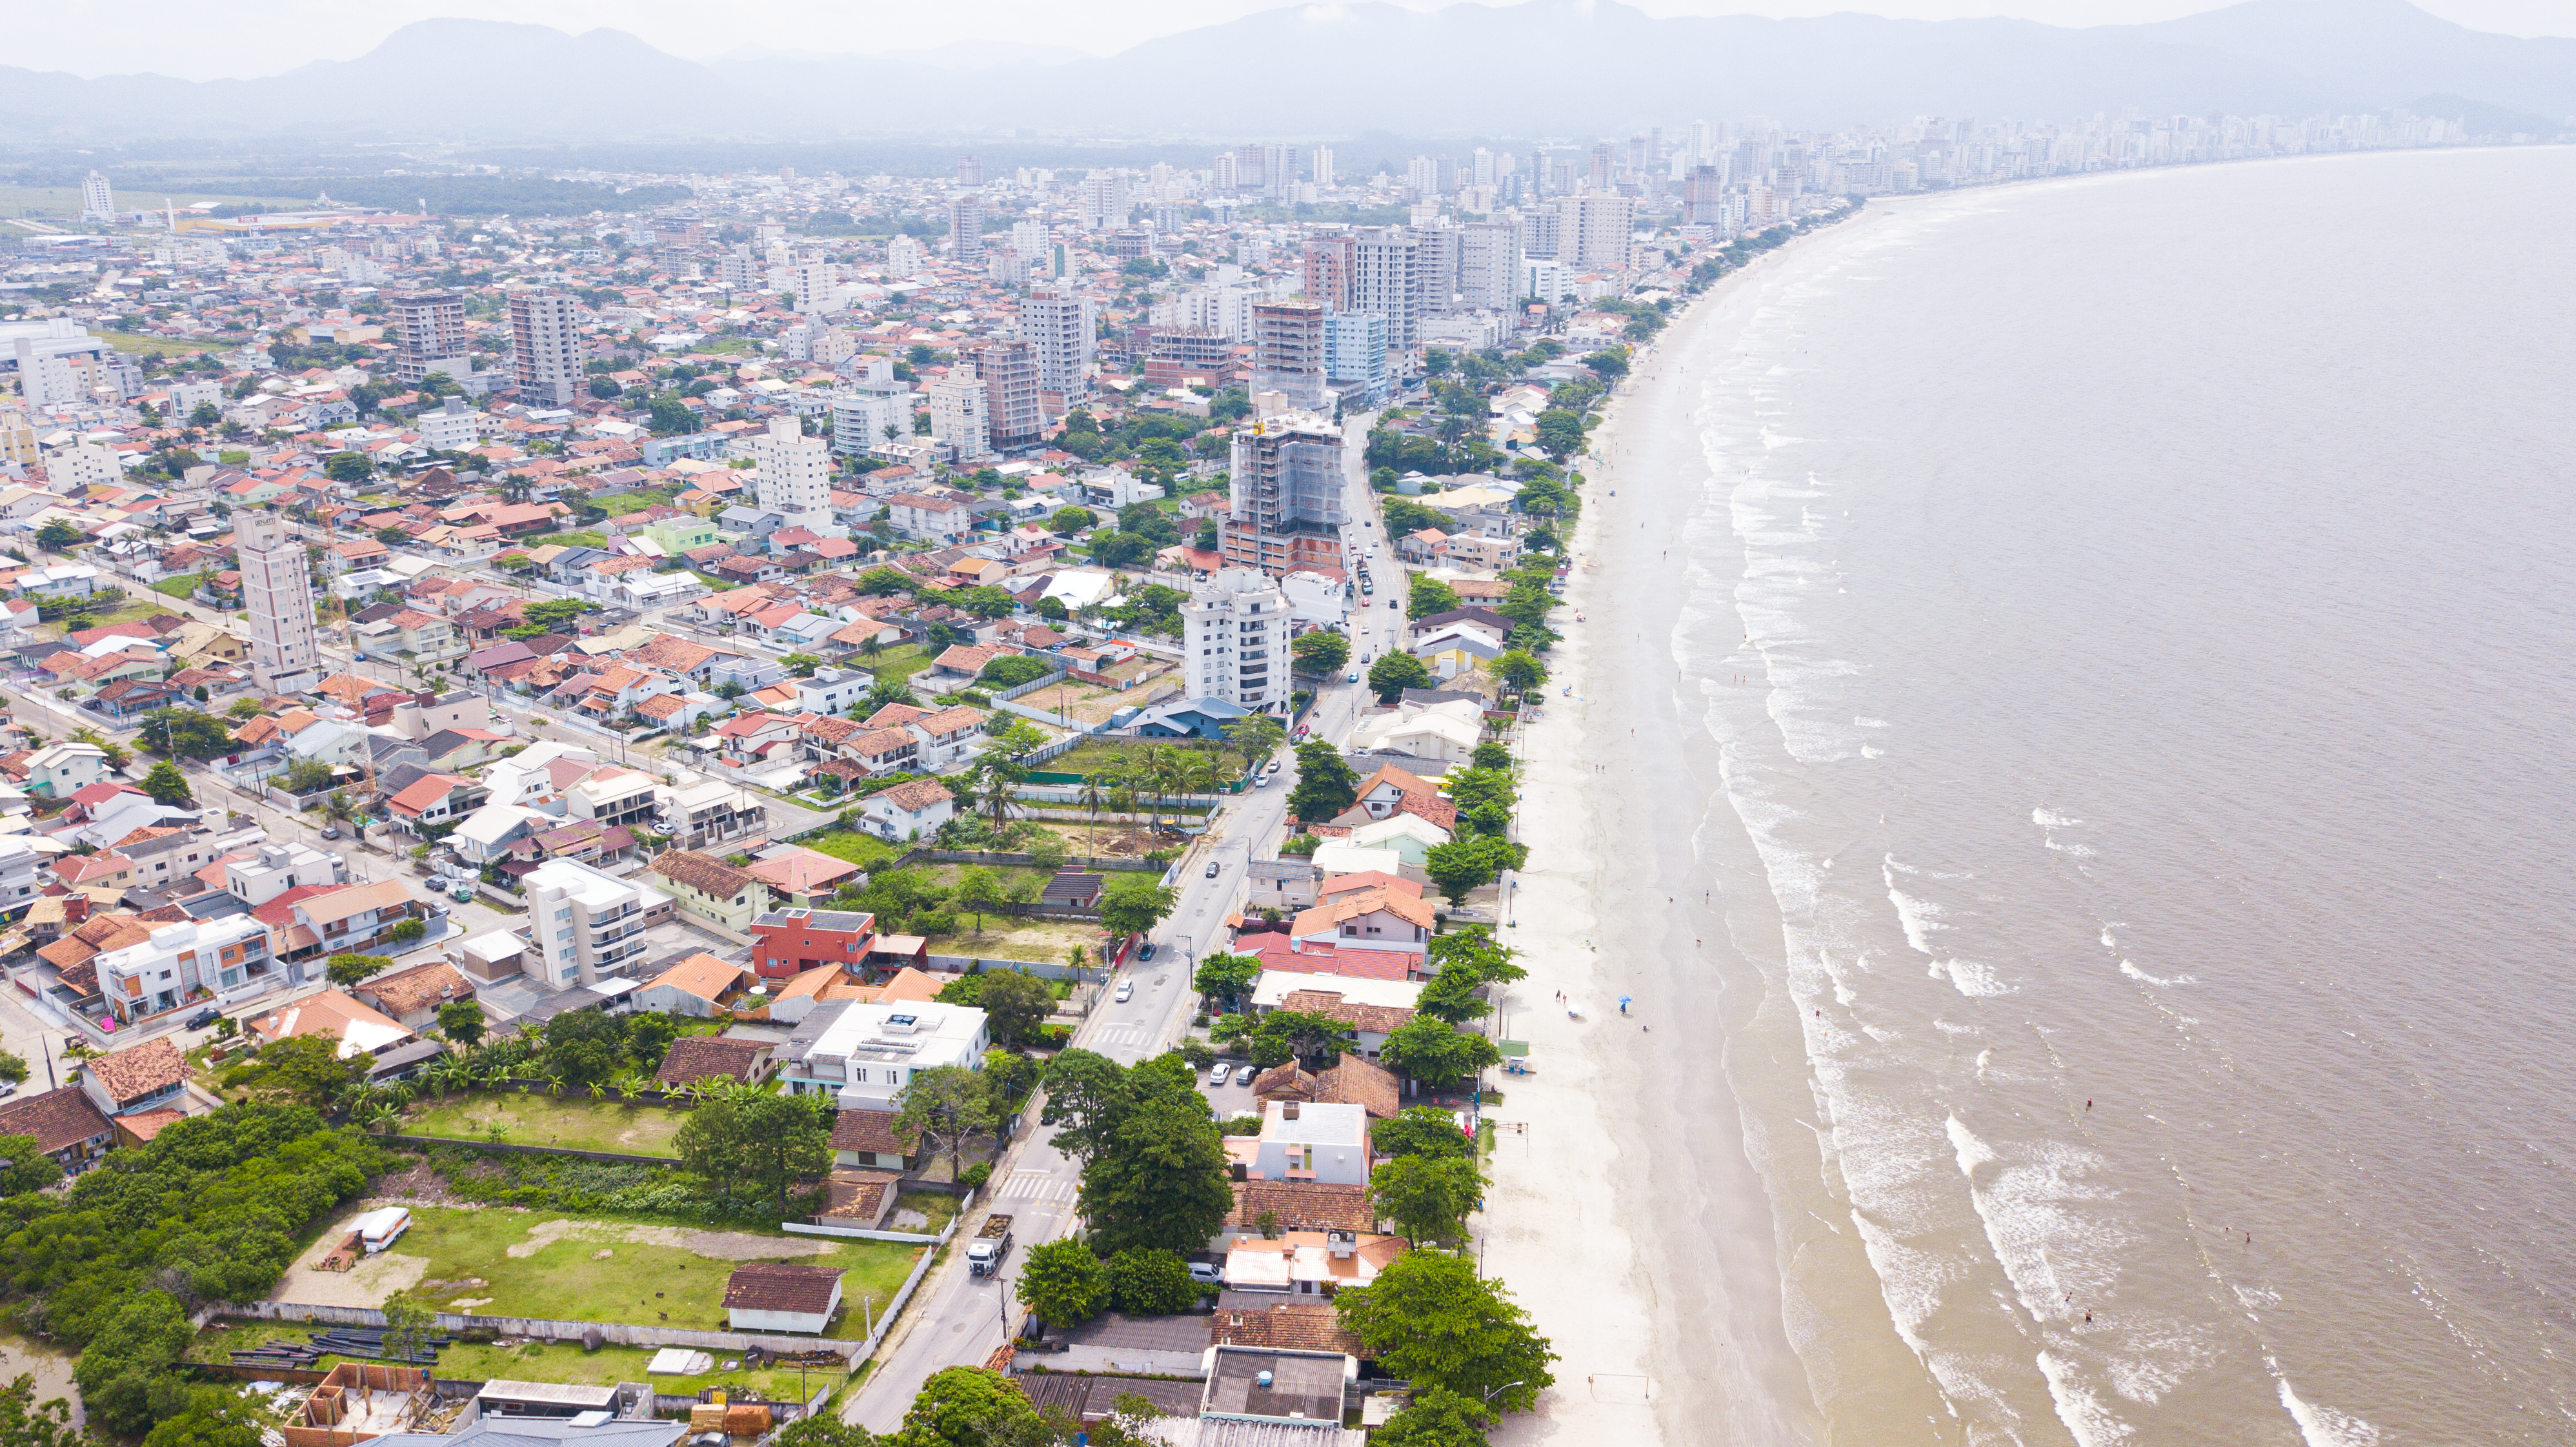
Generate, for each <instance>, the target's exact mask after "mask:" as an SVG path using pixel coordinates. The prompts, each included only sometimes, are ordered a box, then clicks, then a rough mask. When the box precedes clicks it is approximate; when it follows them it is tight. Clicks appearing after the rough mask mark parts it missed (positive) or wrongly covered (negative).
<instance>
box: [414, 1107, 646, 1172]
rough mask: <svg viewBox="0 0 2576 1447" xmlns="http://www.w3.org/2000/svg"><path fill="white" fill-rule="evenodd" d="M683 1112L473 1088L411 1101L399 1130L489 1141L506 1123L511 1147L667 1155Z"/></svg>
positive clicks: (448, 1137) (635, 1154) (447, 1137)
mask: <svg viewBox="0 0 2576 1447" xmlns="http://www.w3.org/2000/svg"><path fill="white" fill-rule="evenodd" d="M687 1119H688V1114H687V1113H686V1112H685V1111H676V1110H666V1109H664V1108H662V1107H660V1106H654V1105H633V1104H628V1103H625V1102H621V1101H613V1100H589V1099H585V1098H582V1097H579V1096H568V1097H564V1098H561V1099H558V1098H556V1097H554V1096H548V1095H519V1094H515V1093H497V1094H494V1093H474V1094H465V1095H449V1096H441V1097H436V1098H434V1099H430V1100H426V1101H420V1102H415V1103H414V1104H413V1105H412V1106H411V1108H410V1109H409V1110H407V1111H406V1112H404V1116H403V1133H404V1134H406V1135H420V1136H439V1137H442V1138H444V1139H447V1140H474V1141H479V1140H488V1139H490V1138H491V1127H492V1126H493V1125H495V1124H499V1125H501V1126H503V1127H505V1128H506V1133H505V1134H504V1135H503V1136H502V1137H501V1139H502V1141H503V1142H505V1143H507V1144H509V1145H514V1146H563V1147H566V1148H568V1149H571V1150H579V1151H614V1152H617V1153H619V1154H621V1155H630V1156H669V1157H671V1158H672V1159H674V1160H676V1159H678V1158H679V1154H680V1153H679V1151H678V1150H677V1149H676V1148H675V1147H674V1146H673V1145H672V1144H671V1139H672V1137H674V1136H676V1135H678V1134H679V1133H680V1123H681V1122H682V1121H684V1120H687Z"/></svg>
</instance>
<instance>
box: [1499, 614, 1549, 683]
mask: <svg viewBox="0 0 2576 1447" xmlns="http://www.w3.org/2000/svg"><path fill="white" fill-rule="evenodd" d="M1540 616H1542V617H1544V616H1545V615H1544V614H1542V615H1540ZM1493 673H1494V677H1496V678H1499V679H1501V680H1502V681H1503V682H1504V683H1506V684H1508V685H1510V686H1511V687H1513V688H1516V689H1518V690H1520V691H1521V692H1523V693H1527V692H1529V691H1530V690H1531V689H1533V688H1537V687H1539V686H1540V685H1542V684H1544V683H1546V682H1547V665H1545V664H1543V663H1541V662H1539V661H1538V660H1537V659H1536V658H1534V657H1532V656H1531V655H1530V653H1529V651H1528V650H1527V649H1523V648H1512V649H1506V650H1505V651H1504V652H1503V655H1502V656H1501V657H1500V658H1497V659H1495V660H1494V662H1493Z"/></svg>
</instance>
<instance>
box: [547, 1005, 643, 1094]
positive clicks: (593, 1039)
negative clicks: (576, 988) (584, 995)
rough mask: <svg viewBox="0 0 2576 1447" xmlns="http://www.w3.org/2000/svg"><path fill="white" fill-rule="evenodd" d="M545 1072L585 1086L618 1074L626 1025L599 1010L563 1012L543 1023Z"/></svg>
mask: <svg viewBox="0 0 2576 1447" xmlns="http://www.w3.org/2000/svg"><path fill="white" fill-rule="evenodd" d="M544 1039H545V1054H544V1064H545V1070H546V1073H547V1074H549V1075H558V1076H561V1077H563V1080H564V1083H566V1084H568V1085H588V1084H590V1083H591V1082H592V1081H595V1080H607V1079H610V1078H612V1077H613V1076H615V1075H616V1074H617V1071H618V1067H619V1062H620V1061H621V1060H622V1059H623V1058H624V1057H625V1054H626V1022H625V1021H623V1020H620V1019H618V1018H617V1017H616V1016H614V1015H609V1014H604V1013H602V1012H601V1011H598V1010H566V1011H565V1012H564V1013H562V1014H560V1015H557V1016H555V1017H554V1018H553V1019H551V1020H548V1021H547V1022H546V1028H545V1036H544Z"/></svg>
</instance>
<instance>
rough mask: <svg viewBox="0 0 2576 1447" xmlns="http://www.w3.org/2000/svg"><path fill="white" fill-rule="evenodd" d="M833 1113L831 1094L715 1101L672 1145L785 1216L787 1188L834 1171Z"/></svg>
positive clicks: (712, 1177) (697, 1170) (720, 1184)
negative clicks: (772, 1205)
mask: <svg viewBox="0 0 2576 1447" xmlns="http://www.w3.org/2000/svg"><path fill="white" fill-rule="evenodd" d="M583 1013H589V1012H583ZM555 1018H556V1019H558V1020H559V1019H562V1018H563V1017H562V1016H560V1015H558V1016H556V1017H555ZM948 1068H950V1069H954V1068H956V1067H953V1066H952V1067H948ZM834 1112H835V1107H834V1102H833V1100H832V1097H831V1096H829V1095H757V1094H745V1095H728V1096H718V1097H717V1098H715V1099H713V1100H710V1101H707V1102H705V1103H703V1104H701V1105H700V1106H699V1107H698V1108H697V1109H695V1110H693V1111H690V1112H689V1118H688V1119H687V1120H686V1121H684V1122H682V1123H681V1126H680V1132H679V1134H678V1135H677V1136H676V1137H674V1139H673V1144H675V1145H677V1146H678V1147H679V1151H680V1160H681V1162H682V1164H684V1165H686V1166H687V1167H688V1168H689V1170H690V1172H691V1173H692V1174H694V1175H696V1176H698V1177H699V1178H700V1179H702V1180H704V1181H706V1182H708V1183H709V1184H710V1185H712V1186H714V1187H715V1189H716V1190H717V1191H718V1192H719V1193H721V1194H727V1195H730V1194H733V1193H734V1192H735V1191H737V1190H739V1189H740V1188H743V1187H749V1188H751V1190H752V1191H753V1192H754V1193H755V1195H756V1196H759V1197H766V1198H768V1199H769V1200H770V1201H772V1202H773V1203H774V1204H775V1206H776V1208H777V1210H778V1213H779V1214H780V1215H782V1216H783V1215H785V1214H787V1188H788V1186H790V1185H791V1184H793V1183H794V1182H795V1181H796V1180H797V1179H798V1178H799V1177H804V1176H819V1175H821V1174H823V1173H824V1172H826V1171H828V1170H830V1169H831V1168H832V1120H833V1116H834Z"/></svg>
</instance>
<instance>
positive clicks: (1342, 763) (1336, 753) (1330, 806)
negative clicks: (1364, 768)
mask: <svg viewBox="0 0 2576 1447" xmlns="http://www.w3.org/2000/svg"><path fill="white" fill-rule="evenodd" d="M1359 797H1360V776H1359V773H1358V771H1357V770H1354V769H1353V768H1352V767H1351V763H1350V760H1348V759H1345V758H1343V757H1342V751H1341V750H1339V749H1337V748H1334V747H1333V746H1332V744H1330V743H1329V742H1327V741H1325V740H1323V739H1308V740H1307V741H1306V742H1304V743H1302V744H1299V745H1298V746H1297V787H1296V788H1294V789H1291V790H1289V791H1288V812H1289V813H1291V814H1293V815H1295V816H1296V817H1297V818H1299V819H1302V820H1305V821H1306V822H1308V823H1313V822H1314V821H1316V820H1319V819H1330V818H1332V817H1333V816H1334V815H1336V814H1339V813H1341V812H1342V811H1343V810H1345V809H1348V808H1349V807H1351V805H1353V804H1355V803H1357V802H1359Z"/></svg>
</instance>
